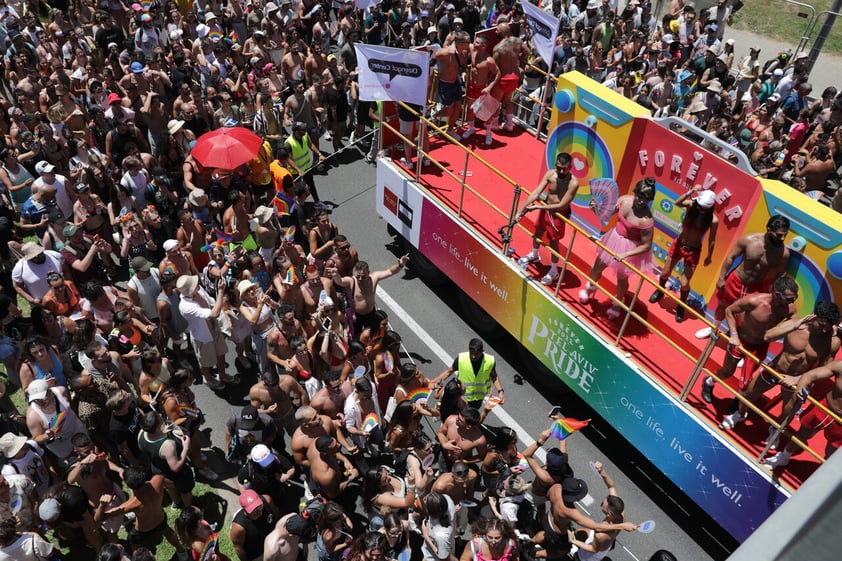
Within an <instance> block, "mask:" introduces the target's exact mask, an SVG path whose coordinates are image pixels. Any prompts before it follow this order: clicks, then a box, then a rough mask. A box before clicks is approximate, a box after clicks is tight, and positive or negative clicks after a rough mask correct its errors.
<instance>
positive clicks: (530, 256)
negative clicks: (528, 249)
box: [517, 253, 541, 269]
mask: <svg viewBox="0 0 842 561" xmlns="http://www.w3.org/2000/svg"><path fill="white" fill-rule="evenodd" d="M536 261H537V262H538V263H540V262H541V257H540V256H538V254H536V253H527V254H526V255H524V256H523V257H521V258H520V259H518V260H517V264H518V265H520V266H521V267H523V268H524V269H526V268H527V267H528V266H529V264H530V263H535V262H536Z"/></svg>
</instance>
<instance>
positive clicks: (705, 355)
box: [678, 329, 719, 401]
mask: <svg viewBox="0 0 842 561" xmlns="http://www.w3.org/2000/svg"><path fill="white" fill-rule="evenodd" d="M718 339H719V334H718V333H717V331H716V329H714V330H713V333H711V334H710V339H708V344H707V345H706V346H705V348H704V350H703V351H702V356H700V357H699V361H698V362H697V363H696V367H695V368H693V372H692V373H691V374H690V378H688V380H687V383H686V384H685V385H684V387H683V388H681V395H679V396H678V399H680V400H681V401H687V396H688V395H690V391H691V390H692V389H693V386H694V385H696V380H698V379H699V374H700V373H701V372H702V368H704V367H705V363H707V361H708V359H709V358H710V355H711V353H712V352H713V349H714V347H716V341H717V340H718Z"/></svg>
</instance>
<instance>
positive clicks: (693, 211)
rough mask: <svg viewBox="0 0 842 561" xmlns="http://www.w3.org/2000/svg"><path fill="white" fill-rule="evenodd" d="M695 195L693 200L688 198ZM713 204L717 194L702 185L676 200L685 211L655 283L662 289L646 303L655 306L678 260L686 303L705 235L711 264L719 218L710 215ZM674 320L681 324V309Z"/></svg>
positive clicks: (706, 259) (682, 295)
mask: <svg viewBox="0 0 842 561" xmlns="http://www.w3.org/2000/svg"><path fill="white" fill-rule="evenodd" d="M693 195H695V198H691V197H692V196H693ZM715 204H716V194H715V193H714V192H713V191H710V190H707V189H706V190H702V186H701V185H696V186H695V187H693V188H692V189H691V190H690V191H687V192H686V193H684V194H683V195H681V196H680V197H678V200H676V201H675V206H677V207H680V208H685V209H686V212H685V213H684V219H683V220H682V222H681V233H680V234H678V237H677V238H675V240H673V242H672V246H671V247H670V253H669V256H668V257H667V260H666V262H665V263H664V268H663V270H662V271H661V276H660V278H659V279H658V284H659V285H660V286H661V288H659V289H657V290H655V292H653V293H652V296H650V297H649V302H650V303H652V304H654V303H656V302H657V301H658V300H660V299H661V298H663V297H664V290H663V289H664V287H665V286H666V284H667V280H669V278H670V275H671V274H672V270H673V269H674V268H675V266H676V265H678V264H679V263H680V262H681V261H684V270H683V271H682V272H681V276H680V277H679V283H680V286H681V291H680V292H679V295H680V298H681V301H682V302H684V303H685V304H686V303H687V297H688V296H690V279H691V278H693V273H694V272H695V271H696V267H697V266H698V265H699V258H700V257H701V256H702V241H703V240H704V239H705V234H707V238H708V243H707V245H708V254H707V257H706V258H705V266H707V265H710V264H711V260H712V258H713V247H714V244H715V243H716V230H717V228H718V227H719V219H718V218H717V217H716V214H714V212H713V207H714V205H715ZM675 321H677V322H678V323H681V322H682V321H684V308H683V307H681V306H677V307H676V308H675Z"/></svg>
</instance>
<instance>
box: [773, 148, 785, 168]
mask: <svg viewBox="0 0 842 561" xmlns="http://www.w3.org/2000/svg"><path fill="white" fill-rule="evenodd" d="M784 158H786V154H784V151H783V150H781V151H780V152H778V153H777V154H776V155H775V165H776V166H781V165H783V163H784Z"/></svg>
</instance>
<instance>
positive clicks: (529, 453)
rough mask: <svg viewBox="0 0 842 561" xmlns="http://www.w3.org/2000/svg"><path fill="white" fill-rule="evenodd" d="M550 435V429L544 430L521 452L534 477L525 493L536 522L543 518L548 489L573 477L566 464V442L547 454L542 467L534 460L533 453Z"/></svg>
mask: <svg viewBox="0 0 842 561" xmlns="http://www.w3.org/2000/svg"><path fill="white" fill-rule="evenodd" d="M551 434H552V429H547V430H545V431H544V432H542V433H541V435H540V436H539V437H538V440H536V441H535V442H533V443H532V445H531V446H528V447H527V448H526V450H524V451H523V457H524V459H525V460H526V463H528V464H529V468H530V469H531V470H532V473H533V475H534V479H533V480H532V488H531V489H530V490H529V491H528V492H527V494H526V499H527V500H528V501H530V502H531V503H532V504H533V505H534V506H535V511H536V519H537V520H543V518H544V514H545V512H546V507H545V505H546V504H547V493H548V492H549V491H550V488H551V487H552V486H553V485H555V484H556V483H561V480H562V479H564V478H565V477H570V476H571V475H573V470H571V469H570V465H569V464H568V463H567V440H560V441H559V443H558V448H553V449H551V450H550V451H548V452H547V464H546V465H543V466H542V465H541V464H540V463H539V462H538V460H536V459H535V457H534V456H535V452H537V451H538V449H539V448H541V447H542V446H543V445H544V444H545V443H546V442H547V440H549V439H550V435H551Z"/></svg>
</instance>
